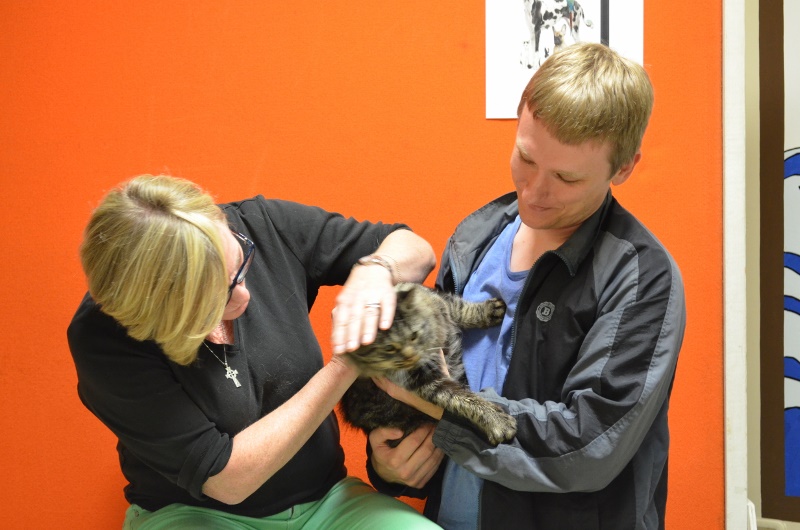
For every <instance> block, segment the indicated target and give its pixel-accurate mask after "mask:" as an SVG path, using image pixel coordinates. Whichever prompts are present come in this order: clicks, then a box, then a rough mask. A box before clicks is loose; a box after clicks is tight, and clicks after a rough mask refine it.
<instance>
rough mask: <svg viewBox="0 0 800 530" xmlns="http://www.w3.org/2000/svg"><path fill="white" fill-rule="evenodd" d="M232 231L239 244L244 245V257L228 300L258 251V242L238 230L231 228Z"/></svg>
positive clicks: (229, 289)
mask: <svg viewBox="0 0 800 530" xmlns="http://www.w3.org/2000/svg"><path fill="white" fill-rule="evenodd" d="M231 233H232V234H233V235H234V237H235V238H236V240H237V241H238V242H239V244H240V245H242V252H243V258H242V266H241V267H239V270H238V271H237V272H236V276H234V277H233V281H232V282H231V286H230V287H228V302H230V301H231V297H232V296H233V290H234V289H236V286H237V285H239V284H240V283H242V282H243V281H244V277H245V275H246V274H247V271H248V270H250V264H251V263H253V256H254V255H255V253H256V244H255V243H253V242H252V241H250V239H249V238H248V237H247V236H246V235H244V234H242V233H240V232H237V231H236V230H231Z"/></svg>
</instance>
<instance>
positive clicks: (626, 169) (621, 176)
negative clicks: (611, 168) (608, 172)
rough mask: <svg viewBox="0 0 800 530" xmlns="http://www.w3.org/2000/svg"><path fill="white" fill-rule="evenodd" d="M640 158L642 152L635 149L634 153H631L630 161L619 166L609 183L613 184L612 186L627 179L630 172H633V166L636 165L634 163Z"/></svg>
mask: <svg viewBox="0 0 800 530" xmlns="http://www.w3.org/2000/svg"><path fill="white" fill-rule="evenodd" d="M641 159H642V152H641V151H636V154H635V155H633V158H632V159H631V161H630V162H628V163H627V164H624V165H623V166H622V167H621V168H619V171H617V174H616V175H614V176H613V177H611V184H613V185H614V186H619V185H620V184H622V183H623V182H625V181H626V180H628V177H630V176H631V173H633V168H635V167H636V164H638V163H639V160H641Z"/></svg>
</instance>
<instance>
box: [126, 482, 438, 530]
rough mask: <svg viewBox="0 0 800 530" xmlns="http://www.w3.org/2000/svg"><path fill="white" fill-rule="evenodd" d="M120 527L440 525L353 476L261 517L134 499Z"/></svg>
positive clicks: (393, 529)
mask: <svg viewBox="0 0 800 530" xmlns="http://www.w3.org/2000/svg"><path fill="white" fill-rule="evenodd" d="M122 528H123V530H162V529H164V530H167V529H169V530H180V529H193V530H201V529H214V530H301V529H302V530H358V529H364V530H366V529H376V530H415V529H429V528H440V527H439V526H438V525H437V524H435V523H433V522H431V521H429V520H428V519H426V518H425V517H423V516H422V515H420V514H419V512H417V511H416V510H414V509H413V508H411V507H410V506H408V505H407V504H404V503H402V502H400V501H398V500H397V499H393V498H391V497H388V496H386V495H383V494H381V493H378V492H376V491H375V490H374V489H372V488H371V487H370V486H368V485H366V484H365V483H364V482H362V481H361V480H359V479H357V478H352V477H348V478H346V479H344V480H342V481H341V482H339V483H337V484H336V485H335V486H334V487H333V488H331V490H330V491H329V492H328V493H327V494H326V495H325V497H323V498H322V499H320V500H318V501H316V502H309V503H305V504H298V505H297V506H293V507H292V508H289V509H288V510H286V511H283V512H281V513H278V514H275V515H271V516H269V517H263V518H253V517H244V516H241V515H233V514H229V513H226V512H221V511H219V510H212V509H209V508H198V507H196V506H186V505H184V504H171V505H169V506H165V507H164V508H161V509H160V510H157V511H155V512H148V511H147V510H143V509H142V508H140V507H139V506H137V505H135V504H132V505H131V506H130V508H128V511H127V512H126V513H125V523H124V524H123V526H122Z"/></svg>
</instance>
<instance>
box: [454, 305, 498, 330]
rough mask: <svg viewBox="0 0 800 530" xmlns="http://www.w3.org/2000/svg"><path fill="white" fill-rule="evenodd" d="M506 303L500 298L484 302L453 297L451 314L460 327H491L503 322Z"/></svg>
mask: <svg viewBox="0 0 800 530" xmlns="http://www.w3.org/2000/svg"><path fill="white" fill-rule="evenodd" d="M505 314H506V304H505V302H503V301H502V300H500V299H499V298H490V299H489V300H485V301H483V302H467V301H465V300H463V299H461V298H458V297H452V299H451V307H450V316H451V318H452V319H453V321H454V322H455V323H456V325H458V327H460V328H491V327H493V326H497V325H499V324H500V323H501V322H503V316H505Z"/></svg>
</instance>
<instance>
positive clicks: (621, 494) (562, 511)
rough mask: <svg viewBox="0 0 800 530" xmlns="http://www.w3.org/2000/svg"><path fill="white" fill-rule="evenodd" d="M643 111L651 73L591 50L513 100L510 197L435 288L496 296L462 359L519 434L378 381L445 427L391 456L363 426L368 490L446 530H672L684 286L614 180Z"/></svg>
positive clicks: (387, 433) (457, 239) (460, 235)
mask: <svg viewBox="0 0 800 530" xmlns="http://www.w3.org/2000/svg"><path fill="white" fill-rule="evenodd" d="M652 104H653V91H652V86H651V84H650V81H649V79H648V77H647V74H646V73H645V71H644V69H643V68H642V67H641V66H639V65H638V64H636V63H634V62H632V61H629V60H627V59H624V58H622V57H621V56H619V55H618V54H617V53H615V52H614V51H612V50H610V49H609V48H607V47H605V46H602V45H599V44H588V43H584V44H576V45H573V46H570V47H567V48H565V49H563V50H562V51H560V52H558V53H556V54H554V55H553V56H552V57H550V58H549V59H548V60H547V61H545V62H544V63H543V64H542V66H541V67H540V68H539V70H538V71H537V72H536V73H535V75H534V76H533V78H532V79H531V81H530V82H529V83H528V86H527V87H526V88H525V90H524V92H523V94H522V99H521V101H520V104H519V108H518V116H519V122H518V126H517V135H516V142H515V145H514V149H513V152H512V155H511V175H512V180H513V182H514V186H515V188H516V193H510V194H508V195H506V196H503V197H500V198H499V199H497V200H495V201H493V202H491V203H490V204H488V205H487V206H485V207H483V208H481V209H480V210H478V211H477V212H475V213H473V214H472V215H470V216H469V217H467V218H466V219H465V220H464V221H463V222H462V223H461V224H460V225H459V226H458V228H457V229H456V232H455V234H454V235H453V236H452V238H451V239H450V241H449V244H448V247H447V249H446V250H445V253H444V256H443V258H442V263H441V270H440V271H439V276H438V278H437V286H438V287H439V288H441V289H443V290H447V291H454V292H456V293H458V294H461V295H463V296H464V297H465V298H467V299H470V300H482V299H486V298H490V297H493V296H497V297H500V298H502V299H503V300H505V301H506V303H507V305H508V312H507V315H506V319H505V321H504V322H503V324H501V325H500V326H498V327H496V328H493V329H489V330H468V331H467V332H465V334H464V362H465V367H466V370H467V376H468V379H469V384H470V386H471V388H472V389H473V390H475V391H479V390H480V391H481V394H482V395H483V396H484V397H486V398H487V399H489V400H491V401H493V402H495V403H497V404H498V405H500V406H501V407H502V408H503V409H504V410H506V411H508V412H509V413H510V414H512V415H513V416H514V417H515V418H516V420H517V426H518V431H517V436H516V438H515V439H514V440H512V441H511V442H510V443H508V444H502V445H500V446H498V447H492V446H490V445H489V444H488V443H487V442H486V441H485V440H484V439H483V438H481V436H480V435H479V434H478V433H476V432H475V431H473V430H471V429H470V427H469V426H468V425H464V424H463V422H461V421H459V420H458V419H457V418H454V417H452V416H450V415H449V413H443V411H442V410H441V409H438V407H434V406H432V405H430V404H427V403H424V402H422V403H420V402H419V401H420V400H418V399H417V398H415V397H414V396H411V395H409V394H408V393H405V392H403V391H402V389H399V388H397V387H393V386H391V385H388V384H387V383H385V382H382V383H381V385H382V387H383V388H384V389H386V390H387V391H388V392H389V393H390V394H391V395H392V396H394V397H397V398H398V399H401V400H403V401H406V402H409V403H410V404H412V405H415V406H417V407H418V408H420V409H421V410H424V411H426V412H427V413H429V414H430V415H432V416H433V417H435V418H437V419H438V418H441V419H440V421H439V422H438V424H436V425H435V426H431V427H429V428H423V429H420V430H419V431H417V432H415V433H412V434H411V435H410V436H409V437H408V438H406V439H405V440H403V442H401V443H400V444H399V445H398V446H397V448H395V449H393V448H391V447H389V446H388V445H387V444H386V440H387V439H391V438H397V437H398V433H397V432H396V431H395V430H392V429H377V430H375V431H373V432H372V433H371V434H370V437H369V438H370V446H371V456H370V463H369V473H370V478H371V480H372V481H373V484H374V485H375V486H376V487H378V489H380V490H382V491H384V492H387V493H391V494H394V495H411V496H418V497H422V496H427V498H428V500H427V504H426V508H425V512H426V515H428V516H429V517H431V518H432V519H433V520H435V521H437V522H438V523H439V524H440V525H442V526H443V527H444V528H447V529H467V528H470V529H471V528H482V529H484V530H485V529H493V528H499V529H503V530H516V529H518V528H536V529H551V528H552V529H581V530H584V529H591V528H610V529H614V530H621V529H651V528H664V511H665V505H666V495H667V456H668V448H669V432H668V425H667V409H668V403H669V395H670V391H671V388H672V381H673V377H674V373H675V367H676V363H677V358H678V352H679V350H680V346H681V342H682V340H683V332H684V327H685V303H684V293H683V284H682V281H681V277H680V272H679V271H678V268H677V266H676V264H675V262H674V261H673V259H672V257H671V256H670V255H669V253H668V252H667V251H666V250H665V249H664V247H663V246H662V245H661V244H660V243H659V241H658V240H657V239H656V238H655V237H654V236H653V235H652V234H651V233H650V232H649V231H648V230H647V229H646V228H645V227H644V226H643V225H642V224H641V223H640V222H639V221H637V220H636V218H634V217H633V216H632V215H631V214H630V213H628V212H627V211H626V210H625V209H624V208H623V207H622V206H620V204H619V203H618V202H617V201H616V200H615V199H614V198H613V196H612V194H611V187H610V186H611V184H613V185H619V184H622V183H624V182H625V181H626V180H627V179H628V178H629V177H630V175H631V173H632V172H633V169H634V167H635V166H636V164H637V163H638V162H639V160H640V159H641V156H642V155H641V141H642V137H643V135H644V131H645V129H646V127H647V122H648V120H649V117H650V112H651V109H652ZM442 453H444V455H446V456H447V457H448V458H447V459H445V460H443V461H442ZM440 462H443V463H442V464H441V465H440Z"/></svg>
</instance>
